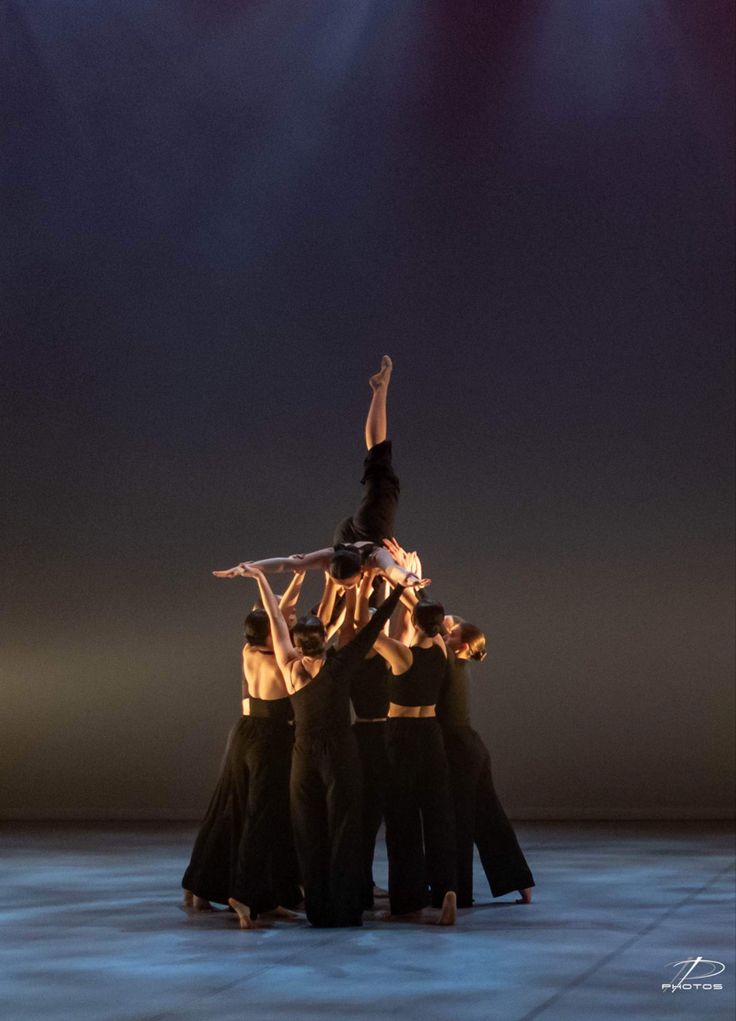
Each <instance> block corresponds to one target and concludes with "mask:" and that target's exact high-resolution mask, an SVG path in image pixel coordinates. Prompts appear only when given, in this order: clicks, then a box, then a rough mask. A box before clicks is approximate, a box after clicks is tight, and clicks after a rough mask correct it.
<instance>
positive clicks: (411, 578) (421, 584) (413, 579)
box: [406, 572, 432, 592]
mask: <svg viewBox="0 0 736 1021" xmlns="http://www.w3.org/2000/svg"><path fill="white" fill-rule="evenodd" d="M431 584H432V579H431V578H417V576H416V574H413V573H411V572H410V573H409V574H408V575H407V576H406V588H413V589H414V591H415V592H416V591H418V590H419V589H421V588H426V587H427V585H431Z"/></svg>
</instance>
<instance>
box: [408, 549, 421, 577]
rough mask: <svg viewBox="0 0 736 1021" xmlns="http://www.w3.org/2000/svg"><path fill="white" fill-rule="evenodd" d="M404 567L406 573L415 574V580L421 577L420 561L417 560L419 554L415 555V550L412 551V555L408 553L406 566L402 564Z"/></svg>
mask: <svg viewBox="0 0 736 1021" xmlns="http://www.w3.org/2000/svg"><path fill="white" fill-rule="evenodd" d="M404 566H405V567H406V569H407V571H411V573H412V574H415V575H416V576H417V578H421V577H422V561H421V560H420V559H419V554H418V553H417V551H416V550H414V552H413V553H410V554H409V555H408V557H407V558H406V564H404Z"/></svg>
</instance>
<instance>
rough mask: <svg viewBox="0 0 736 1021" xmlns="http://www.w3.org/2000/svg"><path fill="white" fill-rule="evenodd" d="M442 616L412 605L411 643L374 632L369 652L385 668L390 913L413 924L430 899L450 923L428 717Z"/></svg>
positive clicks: (442, 655)
mask: <svg viewBox="0 0 736 1021" xmlns="http://www.w3.org/2000/svg"><path fill="white" fill-rule="evenodd" d="M362 612H363V614H365V612H366V606H365V602H364V601H363V603H362ZM443 617H444V610H443V608H442V606H441V605H440V604H439V603H436V602H429V601H426V602H420V603H419V604H418V605H417V607H416V608H415V610H414V613H413V617H412V623H413V625H414V628H415V629H416V638H415V642H414V644H413V645H412V646H411V647H409V646H408V645H406V644H404V642H400V641H397V640H396V639H395V638H387V637H386V636H385V635H381V634H379V635H378V637H377V638H376V642H375V647H376V649H377V650H378V652H379V653H380V654H381V655H382V656H383V657H384V658H385V659H386V661H387V662H388V664H389V666H390V668H391V673H390V675H389V694H390V698H391V702H390V705H389V711H388V724H387V726H388V760H389V787H388V797H387V803H386V847H387V850H388V869H389V898H390V903H391V913H392V916H394V917H396V918H400V917H402V916H404V917H406V918H411V919H414V918H416V919H417V920H421V911H422V909H423V908H424V907H426V906H427V905H428V904H429V903H430V902H431V903H432V904H433V906H434V907H440V908H441V914H440V916H439V919H438V924H439V925H454V924H455V916H456V896H455V887H456V881H455V837H454V832H453V820H452V805H451V802H450V786H449V774H448V766H447V759H446V757H445V749H444V745H443V743H442V733H441V731H440V727H439V725H438V723H437V720H436V719H435V704H436V702H437V697H438V695H439V692H440V688H441V687H442V682H443V679H444V675H445V671H446V669H447V654H446V652H445V647H444V643H443V641H442V639H441V638H440V637H439V632H440V629H441V627H442V620H443ZM374 619H375V617H374ZM428 887H429V888H431V897H430V890H429V889H428Z"/></svg>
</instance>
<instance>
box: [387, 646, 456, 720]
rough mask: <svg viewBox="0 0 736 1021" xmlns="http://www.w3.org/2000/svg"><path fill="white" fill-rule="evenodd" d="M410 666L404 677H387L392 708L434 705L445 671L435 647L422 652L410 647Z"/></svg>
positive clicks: (445, 666) (445, 664) (442, 656)
mask: <svg viewBox="0 0 736 1021" xmlns="http://www.w3.org/2000/svg"><path fill="white" fill-rule="evenodd" d="M411 654H412V657H413V660H414V661H413V663H412V665H411V666H410V667H409V669H408V670H407V671H406V673H405V674H400V675H399V676H398V677H395V676H394V675H393V674H391V675H390V676H389V681H388V692H389V696H390V698H391V701H392V702H393V703H394V704H395V705H405V706H415V705H436V703H437V699H438V697H439V693H440V688H441V687H442V681H443V679H444V676H445V670H446V668H447V661H446V660H445V655H444V653H443V651H442V649H440V647H439V645H430V647H429V648H428V649H422V648H420V647H419V646H418V645H412V647H411Z"/></svg>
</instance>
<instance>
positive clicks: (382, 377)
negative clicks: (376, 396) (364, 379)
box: [368, 355, 394, 390]
mask: <svg viewBox="0 0 736 1021" xmlns="http://www.w3.org/2000/svg"><path fill="white" fill-rule="evenodd" d="M393 367H394V363H393V362H392V361H391V359H390V358H389V356H388V355H384V356H383V358H382V359H381V368H380V369H379V370H378V372H377V373H376V374H375V376H371V378H370V379H369V380H368V382H369V383H370V385H371V390H380V389H381V387H384V386H388V382H389V380H390V379H391V372H392V371H393Z"/></svg>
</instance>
